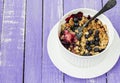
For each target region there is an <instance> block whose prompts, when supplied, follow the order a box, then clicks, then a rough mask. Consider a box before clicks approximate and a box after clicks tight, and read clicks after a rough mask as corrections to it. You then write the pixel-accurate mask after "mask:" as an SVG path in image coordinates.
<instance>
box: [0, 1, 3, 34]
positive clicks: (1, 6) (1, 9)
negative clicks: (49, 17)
mask: <svg viewBox="0 0 120 83" xmlns="http://www.w3.org/2000/svg"><path fill="white" fill-rule="evenodd" d="M2 19H3V0H0V35H1V31H2Z"/></svg>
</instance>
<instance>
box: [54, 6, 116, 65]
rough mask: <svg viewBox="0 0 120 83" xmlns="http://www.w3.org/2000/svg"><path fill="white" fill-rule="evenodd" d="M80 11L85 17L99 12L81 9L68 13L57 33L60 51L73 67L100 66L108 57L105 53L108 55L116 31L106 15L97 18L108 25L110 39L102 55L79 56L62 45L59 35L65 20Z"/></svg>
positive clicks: (60, 22) (61, 21)
mask: <svg viewBox="0 0 120 83" xmlns="http://www.w3.org/2000/svg"><path fill="white" fill-rule="evenodd" d="M80 11H81V12H83V14H84V16H88V15H90V16H94V15H95V14H96V13H97V12H98V11H96V10H93V9H88V8H79V9H74V10H72V11H70V12H68V13H67V14H65V15H64V16H63V17H62V18H61V20H60V21H59V24H58V29H57V31H58V32H57V33H56V35H57V41H58V43H59V47H60V51H61V52H64V55H62V56H63V57H64V58H65V59H66V60H67V61H68V62H70V63H71V64H73V65H76V66H79V67H91V66H95V65H97V64H99V63H100V62H101V61H102V60H103V59H104V57H106V56H105V53H107V50H108V49H109V48H110V47H111V44H112V43H113V39H114V29H113V25H112V23H111V22H110V20H109V19H108V18H107V17H106V16H105V15H103V14H102V15H100V16H98V17H97V18H98V19H100V20H101V21H102V23H103V24H105V25H107V34H108V37H109V42H108V45H107V47H106V49H105V50H104V51H102V52H101V53H99V54H97V55H94V56H79V55H77V54H74V53H72V52H70V51H69V50H67V49H66V48H65V47H64V46H63V45H62V43H61V42H60V39H59V36H58V35H59V34H60V30H61V24H64V23H65V19H66V18H67V17H68V16H70V15H71V14H76V13H78V12H80Z"/></svg>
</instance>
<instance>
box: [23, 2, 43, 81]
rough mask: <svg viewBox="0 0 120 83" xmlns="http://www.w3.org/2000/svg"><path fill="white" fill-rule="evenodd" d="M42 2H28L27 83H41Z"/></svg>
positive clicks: (25, 73)
mask: <svg viewBox="0 0 120 83" xmlns="http://www.w3.org/2000/svg"><path fill="white" fill-rule="evenodd" d="M41 67H42V0H27V10H26V43H25V72H24V75H25V79H24V82H25V83H41V78H42V77H41V71H42V69H41Z"/></svg>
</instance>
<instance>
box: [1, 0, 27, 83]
mask: <svg viewBox="0 0 120 83" xmlns="http://www.w3.org/2000/svg"><path fill="white" fill-rule="evenodd" d="M24 20H25V0H4V13H3V22H2V23H3V24H2V37H1V65H0V83H22V73H23V72H22V71H23V50H24V24H25V21H24Z"/></svg>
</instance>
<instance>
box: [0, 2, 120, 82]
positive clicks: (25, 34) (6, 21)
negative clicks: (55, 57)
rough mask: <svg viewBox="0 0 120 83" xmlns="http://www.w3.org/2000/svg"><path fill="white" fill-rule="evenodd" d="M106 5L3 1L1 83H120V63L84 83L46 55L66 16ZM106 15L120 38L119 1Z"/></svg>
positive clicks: (0, 6)
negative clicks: (51, 34)
mask: <svg viewBox="0 0 120 83" xmlns="http://www.w3.org/2000/svg"><path fill="white" fill-rule="evenodd" d="M107 1H108V0H0V35H1V41H0V42H1V45H0V83H120V60H119V61H118V63H117V64H116V66H115V67H114V68H113V69H112V70H111V71H109V72H108V73H106V74H104V75H102V76H100V77H97V78H93V79H86V80H82V79H76V78H72V77H69V76H68V75H66V74H64V73H62V72H61V71H59V70H58V69H57V68H56V67H55V66H54V65H53V64H52V62H51V60H50V58H49V57H48V53H47V45H46V44H47V37H48V34H49V32H50V30H51V29H52V27H53V26H54V25H55V24H56V23H57V22H58V20H59V19H60V18H61V17H62V16H63V15H64V14H65V13H67V12H68V11H70V10H72V9H75V8H84V7H85V8H92V9H95V10H100V9H101V8H102V6H103V5H104V4H105V3H106V2H107ZM105 15H106V16H107V17H108V18H109V19H110V20H111V22H112V23H113V25H114V27H115V29H116V30H117V31H118V33H119V35H120V0H117V6H116V7H114V8H113V9H112V10H110V11H108V12H107V13H105ZM108 64H109V63H108Z"/></svg>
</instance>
